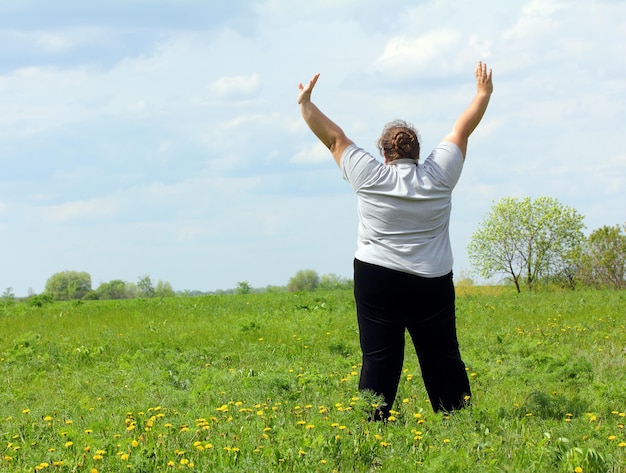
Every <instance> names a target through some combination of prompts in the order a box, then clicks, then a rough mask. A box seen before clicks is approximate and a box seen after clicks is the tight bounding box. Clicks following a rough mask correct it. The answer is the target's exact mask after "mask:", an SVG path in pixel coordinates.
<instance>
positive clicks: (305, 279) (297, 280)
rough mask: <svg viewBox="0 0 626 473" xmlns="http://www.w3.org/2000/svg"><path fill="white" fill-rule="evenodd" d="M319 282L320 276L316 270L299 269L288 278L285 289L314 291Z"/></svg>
mask: <svg viewBox="0 0 626 473" xmlns="http://www.w3.org/2000/svg"><path fill="white" fill-rule="evenodd" d="M319 283H320V277H319V275H318V274H317V271H315V270H313V269H301V270H300V271H298V272H297V273H296V274H295V275H294V276H293V277H291V279H289V283H288V284H287V290H288V291H289V292H297V291H314V290H315V289H316V288H317V286H318V285H319Z"/></svg>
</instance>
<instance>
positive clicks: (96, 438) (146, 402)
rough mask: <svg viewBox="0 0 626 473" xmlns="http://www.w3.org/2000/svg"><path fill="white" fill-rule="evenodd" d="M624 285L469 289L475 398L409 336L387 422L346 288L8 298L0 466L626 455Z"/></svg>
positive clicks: (265, 467) (290, 466)
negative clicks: (437, 369) (361, 375)
mask: <svg viewBox="0 0 626 473" xmlns="http://www.w3.org/2000/svg"><path fill="white" fill-rule="evenodd" d="M625 298H626V294H625V293H624V292H610V291H585V292H562V293H542V294H531V293H528V294H519V295H518V294H514V293H512V292H509V291H508V290H499V291H492V290H482V291H480V290H477V289H474V290H463V292H462V293H459V295H458V298H457V307H458V308H457V316H458V330H459V339H460V344H461V350H462V353H463V356H464V359H465V362H466V365H467V367H468V370H469V375H470V378H471V383H472V390H473V399H472V407H470V408H468V409H466V410H463V411H459V412H457V413H455V414H454V415H451V416H446V415H442V414H434V413H433V412H432V409H431V408H430V406H429V404H428V400H427V397H426V394H425V392H424V388H423V386H422V383H421V378H420V373H419V368H418V364H417V360H416V358H415V355H414V353H413V352H412V347H411V345H410V343H407V354H406V362H405V369H404V373H403V377H402V380H401V384H400V388H399V393H398V400H397V404H396V406H394V410H395V412H394V415H393V417H392V419H390V422H388V423H387V424H382V423H371V422H367V421H365V419H366V417H367V414H368V412H369V411H370V410H371V409H372V404H375V403H376V402H377V399H375V398H372V397H371V396H368V395H367V394H364V393H359V392H358V391H357V382H358V372H359V366H360V352H359V346H358V334H357V328H356V318H355V314H354V302H353V299H352V294H351V293H350V292H349V291H340V292H315V293H302V294H271V295H270V294H247V295H229V296H209V297H201V298H172V299H163V300H159V299H150V300H126V301H102V302H100V301H92V302H84V303H76V302H74V303H72V302H68V303H53V304H47V305H44V306H42V307H29V306H27V305H26V304H22V303H18V304H10V305H6V306H4V307H2V308H0V376H1V378H0V379H1V380H2V383H3V384H2V389H1V390H0V438H1V440H2V444H1V445H2V448H3V452H2V455H1V456H0V471H16V472H17V471H20V472H21V471H24V472H27V471H28V472H32V471H40V470H52V471H62V472H70V471H81V472H82V471H94V472H95V471H97V472H105V471H109V472H117V471H126V470H128V471H134V472H154V471H180V470H182V471H201V472H208V471H211V472H230V471H260V472H270V471H307V472H308V471H320V472H333V471H338V472H352V471H355V472H371V471H381V472H400V471H402V472H404V471H425V472H483V471H484V472H491V471H493V472H508V471H510V472H523V471H528V472H543V471H545V472H581V471H582V472H585V473H586V472H606V471H613V472H617V471H626V433H625V431H624V424H625V423H626V352H625V351H624V350H625V349H626V326H625V324H626V316H625V308H626V304H625ZM620 468H621V470H620Z"/></svg>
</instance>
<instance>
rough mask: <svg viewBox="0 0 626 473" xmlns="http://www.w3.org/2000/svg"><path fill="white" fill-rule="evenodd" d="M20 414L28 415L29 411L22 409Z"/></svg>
mask: <svg viewBox="0 0 626 473" xmlns="http://www.w3.org/2000/svg"><path fill="white" fill-rule="evenodd" d="M22 414H30V409H28V408H26V409H22Z"/></svg>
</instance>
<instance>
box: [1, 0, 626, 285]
mask: <svg viewBox="0 0 626 473" xmlns="http://www.w3.org/2000/svg"><path fill="white" fill-rule="evenodd" d="M624 44H626V2H623V1H621V0H613V1H611V0H578V1H576V2H573V1H565V0H562V1H556V0H525V1H507V2H501V1H495V0H474V1H472V2H456V1H452V0H427V1H415V0H387V1H385V2H382V1H374V0H317V1H314V2H311V1H307V2H304V1H299V0H250V1H244V0H230V1H228V2H213V1H211V2H207V1H205V0H176V1H175V0H149V1H148V0H110V1H107V2H84V1H82V0H59V1H55V2H45V1H41V0H39V1H37V0H20V1H19V2H11V1H0V291H3V290H4V289H5V288H8V287H12V288H13V291H14V293H15V294H16V295H18V296H24V295H27V294H28V293H29V291H31V292H35V293H39V292H41V291H43V289H44V287H45V283H46V280H47V279H48V278H49V277H50V276H51V275H52V274H54V273H55V272H58V271H63V270H76V271H87V272H88V273H89V274H91V276H92V280H93V287H94V288H96V287H97V286H98V285H99V284H100V283H102V282H106V281H110V280H112V279H123V280H126V281H131V282H136V281H137V280H138V279H139V277H141V276H143V275H149V276H150V277H151V278H152V280H153V281H154V282H156V281H158V280H163V281H169V282H170V283H171V284H172V286H173V287H174V289H176V290H185V289H189V290H192V289H193V290H202V291H210V290H217V289H228V288H233V287H236V286H237V283H238V282H240V281H248V282H249V283H250V285H252V286H253V287H265V286H267V285H285V284H286V283H287V281H288V280H289V278H290V277H291V276H293V275H294V274H295V273H296V272H297V271H298V270H300V269H309V268H310V269H315V270H316V271H317V272H318V273H319V274H331V273H332V274H336V275H338V276H342V277H351V276H352V258H353V254H354V250H355V247H356V212H355V205H356V200H355V197H354V196H353V195H352V192H351V189H350V187H349V186H348V184H347V183H346V182H345V181H343V180H342V178H341V174H340V172H339V170H338V168H337V167H336V165H335V163H334V161H333V160H332V157H331V155H330V153H328V152H327V151H326V150H325V149H324V148H323V147H322V146H321V145H320V144H318V143H317V141H316V139H315V137H314V136H313V135H312V134H311V133H310V132H309V131H308V129H307V128H306V125H305V124H304V123H303V121H302V119H301V117H300V114H299V110H298V107H297V104H296V96H297V86H298V83H299V82H304V81H307V80H309V79H310V77H311V76H312V75H313V74H314V73H316V72H320V73H321V78H320V80H319V82H318V85H317V88H316V90H315V93H314V101H315V102H316V103H317V104H318V106H319V107H320V108H321V109H322V110H323V111H325V112H326V113H327V114H328V115H329V116H330V117H331V118H333V119H334V120H335V121H336V122H337V123H339V125H341V126H342V128H343V129H344V130H345V131H346V134H347V135H348V136H349V137H350V138H351V139H353V140H354V141H356V142H357V144H359V145H360V146H362V147H364V148H367V149H370V150H371V151H372V152H375V151H376V147H375V143H376V141H377V139H378V135H379V132H380V130H381V128H382V126H383V125H384V124H385V123H386V122H388V121H391V120H393V119H396V118H403V119H406V120H408V121H410V122H412V123H414V124H415V125H416V126H417V127H418V129H419V130H420V132H421V134H422V140H423V144H422V145H423V148H424V151H426V149H428V150H430V149H431V148H432V147H434V146H435V145H436V144H437V143H438V141H439V140H440V139H441V138H442V137H443V136H445V135H446V134H447V133H448V131H449V130H450V129H451V127H452V124H453V122H454V120H455V119H456V117H457V115H458V114H459V113H460V112H461V111H462V110H463V109H464V108H465V106H466V105H467V104H468V103H469V102H470V100H471V99H472V97H473V93H474V90H475V85H474V77H473V69H474V65H475V63H476V62H477V61H478V60H483V61H486V62H487V63H488V64H489V66H490V67H493V71H494V86H495V91H494V95H493V96H492V101H491V105H490V107H489V109H488V111H487V114H486V116H485V118H484V120H483V122H482V123H481V125H480V127H479V129H478V130H477V131H476V132H475V134H474V135H472V137H471V139H470V144H469V149H468V155H467V160H466V164H465V168H464V174H463V176H462V177H461V180H460V182H459V184H458V186H457V188H456V190H455V193H454V196H453V197H454V199H453V206H454V208H453V215H452V225H451V237H452V243H453V248H454V252H455V268H454V269H455V273H456V274H457V275H459V274H461V273H463V274H469V272H470V270H471V269H472V268H471V267H470V265H469V262H468V257H467V251H466V246H467V244H468V243H469V241H470V237H471V235H472V233H473V232H474V231H475V230H476V229H477V227H478V225H479V224H480V222H481V220H482V219H483V217H484V216H485V215H486V214H487V213H488V211H489V210H490V208H491V206H492V205H493V203H494V202H495V201H497V200H499V199H500V198H502V197H506V196H514V197H525V196H531V197H533V198H534V197H539V196H543V195H549V196H552V197H555V198H557V199H558V200H559V201H560V202H561V203H563V204H565V205H568V206H572V207H574V208H575V209H576V210H578V211H579V212H580V213H581V214H583V215H584V216H585V223H586V225H587V230H586V231H587V233H588V232H590V231H592V230H593V229H595V228H598V227H600V226H603V225H615V224H620V223H624V222H625V221H626V211H625V209H626V206H625V205H624V204H625V203H626V147H625V146H624V137H625V136H626V120H625V119H624V117H625V116H626V113H625V112H626V61H625V59H624V57H625V56H624V54H625V53H626V51H625V50H624Z"/></svg>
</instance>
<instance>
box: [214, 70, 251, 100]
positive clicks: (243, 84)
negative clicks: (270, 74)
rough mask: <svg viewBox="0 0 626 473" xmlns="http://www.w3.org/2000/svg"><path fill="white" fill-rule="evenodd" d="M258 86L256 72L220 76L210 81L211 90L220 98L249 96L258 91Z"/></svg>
mask: <svg viewBox="0 0 626 473" xmlns="http://www.w3.org/2000/svg"><path fill="white" fill-rule="evenodd" d="M260 87H261V80H260V78H259V75H258V74H252V75H249V76H232V77H220V78H219V79H217V80H215V81H213V82H212V83H211V90H212V91H213V92H214V93H215V94H216V95H217V96H218V97H220V98H222V99H225V98H242V97H251V96H253V95H255V94H257V93H258V91H259V89H260Z"/></svg>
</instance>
